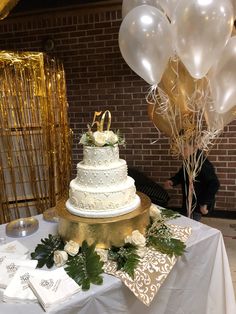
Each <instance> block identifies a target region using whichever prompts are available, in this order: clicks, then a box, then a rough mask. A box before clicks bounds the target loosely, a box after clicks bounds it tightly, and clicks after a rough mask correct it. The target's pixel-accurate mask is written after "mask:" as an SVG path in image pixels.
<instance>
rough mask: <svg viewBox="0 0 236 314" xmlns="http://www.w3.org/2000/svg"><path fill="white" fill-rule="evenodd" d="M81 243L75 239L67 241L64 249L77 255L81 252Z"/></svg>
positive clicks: (72, 254) (70, 253)
mask: <svg viewBox="0 0 236 314" xmlns="http://www.w3.org/2000/svg"><path fill="white" fill-rule="evenodd" d="M79 248H80V246H79V244H78V243H77V242H75V241H72V240H70V241H69V242H67V243H66V245H65V247H64V250H65V251H66V252H67V253H68V254H69V255H71V256H75V255H76V254H77V253H78V252H79Z"/></svg>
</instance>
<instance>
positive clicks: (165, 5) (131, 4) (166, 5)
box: [122, 0, 179, 18]
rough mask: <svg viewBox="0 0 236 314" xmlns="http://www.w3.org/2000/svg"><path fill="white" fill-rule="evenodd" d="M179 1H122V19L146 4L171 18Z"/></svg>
mask: <svg viewBox="0 0 236 314" xmlns="http://www.w3.org/2000/svg"><path fill="white" fill-rule="evenodd" d="M178 1H179V0H123V3H122V18H124V17H125V16H126V15H127V14H128V13H129V11H131V10H132V9H134V8H135V7H137V6H140V5H143V4H146V5H151V6H153V7H155V8H157V9H159V10H160V11H163V12H165V13H166V15H168V17H169V18H171V16H172V13H173V11H174V9H175V7H176V5H177V2H178Z"/></svg>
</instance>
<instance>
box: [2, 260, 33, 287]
mask: <svg viewBox="0 0 236 314" xmlns="http://www.w3.org/2000/svg"><path fill="white" fill-rule="evenodd" d="M37 264H38V261H36V260H18V259H15V258H7V257H6V258H5V259H4V260H3V262H2V263H1V265H0V287H1V288H6V287H7V285H8V284H9V283H10V282H11V280H12V279H13V277H14V275H15V273H16V271H17V270H18V268H19V267H20V266H25V267H30V268H32V269H35V268H36V266H37Z"/></svg>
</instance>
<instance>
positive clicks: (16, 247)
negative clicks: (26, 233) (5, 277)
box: [0, 240, 29, 256]
mask: <svg viewBox="0 0 236 314" xmlns="http://www.w3.org/2000/svg"><path fill="white" fill-rule="evenodd" d="M0 252H1V253H10V254H17V255H26V256H28V254H29V250H28V249H27V248H26V247H25V246H24V245H23V244H21V243H20V242H19V241H17V240H15V241H11V242H9V243H6V244H3V245H0Z"/></svg>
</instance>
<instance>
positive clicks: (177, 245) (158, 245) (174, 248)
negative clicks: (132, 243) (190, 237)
mask: <svg viewBox="0 0 236 314" xmlns="http://www.w3.org/2000/svg"><path fill="white" fill-rule="evenodd" d="M148 245H149V246H152V247H153V248H154V249H155V250H157V251H159V252H161V253H163V254H167V255H169V256H170V257H172V256H173V255H175V256H181V255H182V254H183V253H184V249H185V247H186V245H185V244H184V243H183V242H182V241H180V240H178V239H174V238H163V237H159V238H158V237H154V236H150V237H149V238H148Z"/></svg>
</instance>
